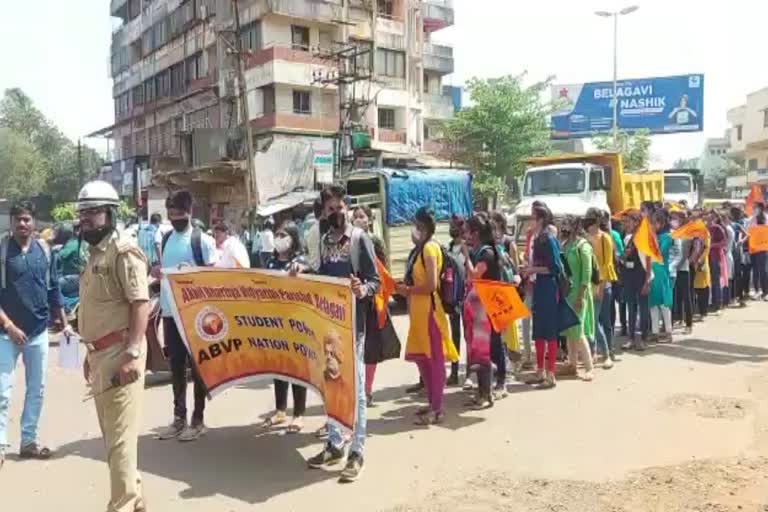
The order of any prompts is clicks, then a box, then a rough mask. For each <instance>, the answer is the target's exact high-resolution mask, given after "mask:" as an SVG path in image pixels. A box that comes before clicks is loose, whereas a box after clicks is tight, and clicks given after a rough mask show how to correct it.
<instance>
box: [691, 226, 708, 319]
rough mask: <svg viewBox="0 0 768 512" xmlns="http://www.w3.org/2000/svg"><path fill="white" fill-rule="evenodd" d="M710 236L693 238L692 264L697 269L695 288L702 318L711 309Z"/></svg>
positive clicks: (694, 279)
mask: <svg viewBox="0 0 768 512" xmlns="http://www.w3.org/2000/svg"><path fill="white" fill-rule="evenodd" d="M709 245H710V241H709V237H708V236H705V237H702V238H699V237H696V238H694V239H693V251H692V252H693V254H692V255H691V260H690V261H691V265H692V267H693V269H694V270H695V272H696V273H695V274H694V276H693V289H694V290H695V292H696V297H695V298H696V305H697V307H698V310H699V315H700V316H701V318H704V317H705V316H707V311H708V310H709V289H710V287H711V286H712V279H711V277H710V275H709Z"/></svg>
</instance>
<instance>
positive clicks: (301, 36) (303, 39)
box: [291, 25, 309, 51]
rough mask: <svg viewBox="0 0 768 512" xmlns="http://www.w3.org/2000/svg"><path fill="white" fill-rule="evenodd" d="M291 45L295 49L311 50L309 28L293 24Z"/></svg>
mask: <svg viewBox="0 0 768 512" xmlns="http://www.w3.org/2000/svg"><path fill="white" fill-rule="evenodd" d="M291 46H292V47H293V49H294V50H304V51H309V28H307V27H302V26H301V25H291Z"/></svg>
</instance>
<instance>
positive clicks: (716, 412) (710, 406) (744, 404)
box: [662, 393, 751, 420]
mask: <svg viewBox="0 0 768 512" xmlns="http://www.w3.org/2000/svg"><path fill="white" fill-rule="evenodd" d="M750 408H751V404H750V402H748V401H747V400H741V399H739V398H728V397H722V396H705V395H697V394H693V393H682V394H679V395H672V396H671V397H669V398H668V399H667V400H665V401H664V404H663V406H662V409H666V410H670V411H686V412H691V413H693V414H695V415H696V416H700V417H702V418H712V419H720V420H740V419H742V418H744V417H745V416H746V415H747V412H748V410H749V409H750Z"/></svg>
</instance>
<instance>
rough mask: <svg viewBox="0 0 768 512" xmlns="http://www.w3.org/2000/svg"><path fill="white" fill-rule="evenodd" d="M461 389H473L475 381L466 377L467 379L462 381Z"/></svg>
mask: <svg viewBox="0 0 768 512" xmlns="http://www.w3.org/2000/svg"><path fill="white" fill-rule="evenodd" d="M462 389H463V390H464V391H472V390H473V389H475V383H474V382H472V379H470V378H467V379H466V380H465V381H464V386H462Z"/></svg>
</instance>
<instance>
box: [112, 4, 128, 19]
mask: <svg viewBox="0 0 768 512" xmlns="http://www.w3.org/2000/svg"><path fill="white" fill-rule="evenodd" d="M127 6H128V0H111V2H110V3H109V14H111V15H112V16H119V15H120V13H121V11H122V10H123V9H125V8H127Z"/></svg>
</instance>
